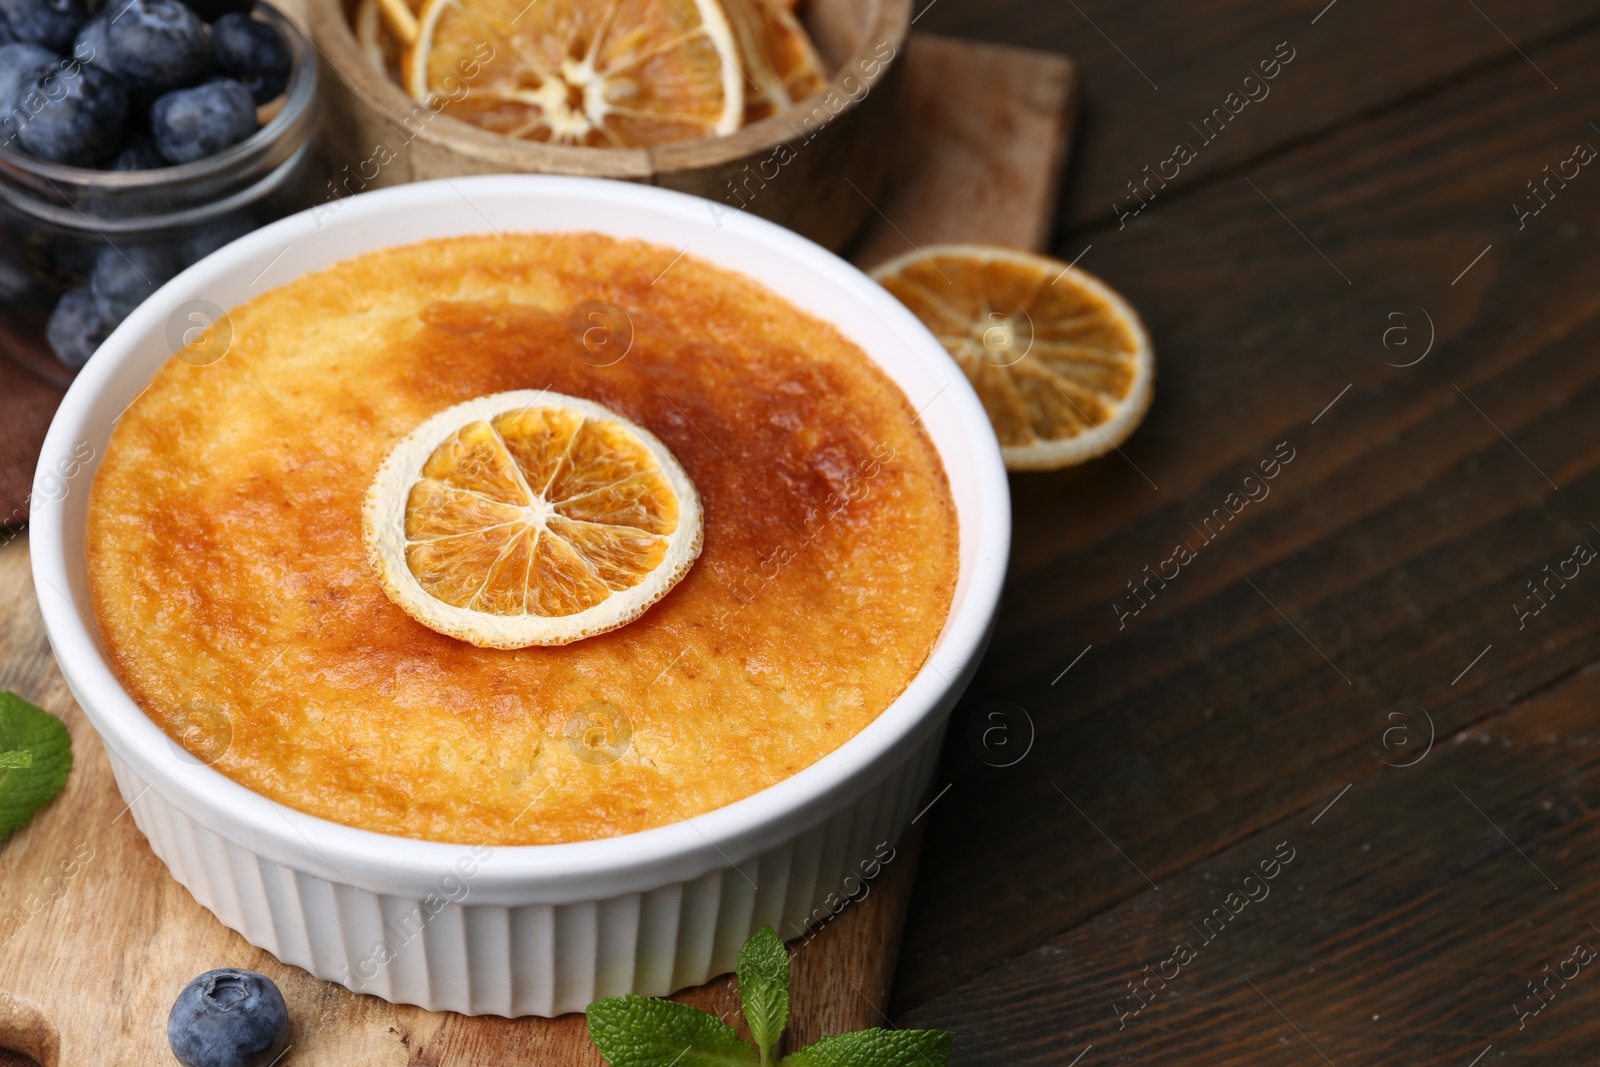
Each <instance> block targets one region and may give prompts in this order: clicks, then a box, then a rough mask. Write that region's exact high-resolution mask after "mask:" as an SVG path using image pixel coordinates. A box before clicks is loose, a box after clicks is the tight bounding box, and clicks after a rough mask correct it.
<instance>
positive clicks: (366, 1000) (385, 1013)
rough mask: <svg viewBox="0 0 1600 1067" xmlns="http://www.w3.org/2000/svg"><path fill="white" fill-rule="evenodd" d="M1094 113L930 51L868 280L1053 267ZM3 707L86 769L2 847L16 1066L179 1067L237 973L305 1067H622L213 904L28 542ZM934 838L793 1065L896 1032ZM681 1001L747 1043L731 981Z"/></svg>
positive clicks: (887, 903) (912, 57) (290, 1061)
mask: <svg viewBox="0 0 1600 1067" xmlns="http://www.w3.org/2000/svg"><path fill="white" fill-rule="evenodd" d="M1073 97H1074V81H1073V68H1072V65H1071V63H1070V62H1069V61H1068V60H1066V59H1063V58H1061V57H1058V56H1050V55H1045V54H1042V53H1037V52H1028V51H1022V50H1018V49H1011V48H1003V47H999V46H992V45H976V44H970V43H965V42H959V41H952V40H945V39H941V38H936V37H931V36H926V35H924V36H913V37H912V39H911V42H910V44H909V46H908V49H907V55H906V82H905V92H904V98H903V107H904V111H905V118H904V121H903V122H902V123H901V124H900V128H901V129H903V130H905V131H906V140H905V142H904V143H903V144H901V145H900V146H899V158H898V161H897V165H896V171H895V178H894V181H893V184H892V185H891V187H890V190H889V192H888V193H887V194H886V195H885V196H883V197H881V198H880V200H879V202H878V203H877V204H875V205H874V207H875V209H876V210H875V213H874V217H875V218H876V222H875V224H873V225H872V226H871V227H870V228H869V230H868V231H867V232H866V233H865V234H863V236H862V239H861V241H860V243H859V245H858V251H857V254H856V256H855V259H856V261H857V263H859V264H861V265H863V266H869V267H870V266H871V265H872V264H874V263H875V262H878V261H880V260H882V259H885V258H887V257H889V256H893V255H898V254H900V253H901V252H904V251H906V250H908V249H910V248H912V247H914V244H915V245H925V244H928V243H932V242H936V241H952V240H962V241H982V242H991V243H1000V244H1010V245H1015V246H1020V247H1041V246H1042V245H1043V244H1044V243H1045V241H1046V240H1047V238H1048V235H1049V228H1050V224H1051V211H1052V208H1053V205H1054V204H1055V201H1056V191H1057V187H1058V184H1059V179H1060V174H1061V167H1062V164H1063V162H1064V159H1065V154H1066V146H1067V144H1068V140H1069V132H1070V125H1071V116H1072V102H1073ZM4 414H5V413H4V412H3V411H0V416H3V415H4ZM28 466H29V469H31V466H32V464H31V463H30V464H29V465H28ZM6 537H11V535H10V534H8V533H4V532H0V539H4V538H6ZM0 689H10V690H13V691H15V692H17V693H19V694H21V695H22V696H23V697H26V698H27V699H29V700H31V701H33V702H34V703H36V704H39V705H40V706H42V707H44V708H46V709H48V710H49V711H51V712H53V713H55V714H56V715H59V716H60V717H61V718H62V720H63V721H64V722H65V723H66V724H67V727H68V729H69V730H70V731H71V733H72V741H73V752H74V753H75V756H76V764H75V766H74V768H73V771H72V775H71V778H70V779H69V780H68V782H67V787H66V789H65V790H64V791H63V793H62V795H61V796H59V797H58V798H57V799H56V800H55V801H54V802H53V803H52V804H51V805H50V807H49V808H47V809H46V810H45V811H44V812H42V813H41V814H40V815H39V817H38V818H37V819H35V820H34V821H33V823H32V824H30V825H29V826H27V827H26V828H24V829H23V830H21V831H19V832H18V833H16V834H15V835H13V836H12V837H11V838H10V839H9V840H5V841H0V1067H12V1065H14V1064H26V1063H28V1062H29V1061H28V1060H27V1059H26V1058H25V1057H21V1056H16V1055H13V1054H10V1053H7V1052H6V1051H3V1050H5V1049H14V1050H17V1051H19V1052H22V1053H26V1054H27V1055H29V1056H32V1057H34V1058H35V1059H36V1060H37V1061H38V1062H39V1063H40V1064H42V1065H43V1067H63V1065H65V1067H92V1065H100V1064H117V1065H118V1067H147V1065H148V1067H158V1065H159V1067H169V1065H170V1064H172V1063H173V1060H172V1057H171V1053H170V1052H169V1051H168V1049H167V1043H166V1016H167V1011H168V1009H169V1008H170V1007H171V1004H172V1000H173V997H174V996H176V994H177V992H178V990H179V989H181V988H182V987H183V985H184V984H185V983H186V982H188V980H189V979H190V978H193V977H194V976H195V975H197V974H199V973H201V972H202V971H205V970H209V969H210V968H213V967H223V966H233V967H246V968H249V969H251V970H256V971H260V972H262V973H264V974H266V975H268V976H270V977H271V978H272V979H273V980H274V981H276V982H277V983H278V986H279V988H281V989H282V990H283V995H284V999H285V1000H286V1001H287V1003H288V1006H289V1013H290V1017H291V1019H292V1021H293V1023H292V1025H293V1033H292V1047H291V1049H290V1050H289V1052H288V1054H287V1055H286V1056H285V1057H283V1059H282V1060H281V1061H280V1062H281V1063H282V1064H283V1065H284V1067H454V1065H457V1064H459V1065H462V1067H490V1065H492V1067H513V1065H518V1064H561V1065H574V1067H599V1065H600V1064H601V1063H602V1060H601V1059H600V1057H599V1055H598V1054H597V1053H596V1052H595V1050H594V1048H593V1046H592V1045H590V1043H589V1040H588V1033H587V1029H586V1027H585V1025H584V1021H583V1017H582V1016H581V1015H568V1016H564V1017H562V1018H560V1019H532V1018H530V1019H515V1020H507V1019H501V1018H495V1017H489V1016H483V1017H477V1018H472V1017H467V1016H463V1015H457V1014H454V1013H450V1012H428V1011H423V1010H422V1009H420V1008H413V1007H406V1006H399V1005H393V1004H389V1003H387V1002H385V1001H382V1000H379V999H377V998H376V997H370V996H362V995H359V994H355V993H351V992H349V991H348V990H346V989H344V988H342V987H340V986H337V985H333V984H331V983H327V982H322V981H318V980H317V979H315V978H312V977H311V976H310V975H308V974H306V973H305V972H304V971H301V970H299V969H298V968H295V967H289V966H286V965H284V964H281V963H279V962H278V961H277V960H276V959H274V958H273V957H271V956H270V955H268V954H267V953H265V952H262V951H260V950H258V949H255V948H252V947H251V946H250V945H249V944H248V943H246V942H245V940H244V939H243V938H241V937H240V936H239V935H237V934H235V933H234V932H233V931H231V930H229V929H227V928H226V927H224V926H222V924H220V923H219V922H217V921H216V920H215V919H214V918H213V917H212V916H211V914H210V913H209V912H207V911H206V910H204V909H203V908H201V907H200V906H199V905H198V904H196V903H195V902H194V900H193V898H191V897H190V896H189V893H188V891H187V890H185V889H184V888H183V887H182V886H180V885H178V884H177V882H175V881H173V880H172V878H171V877H170V876H169V875H168V874H167V871H166V868H165V867H163V866H162V864H161V861H160V860H158V859H156V857H155V855H154V854H153V853H152V852H151V851H150V849H149V847H148V846H147V845H146V844H145V841H144V838H143V837H142V836H141V835H140V833H139V831H138V829H137V828H136V827H135V826H134V825H133V819H132V817H131V816H130V815H128V814H127V809H126V806H125V805H124V803H123V800H122V798H121V796H120V795H119V794H118V793H117V789H116V786H115V784H114V783H113V781H112V778H111V768H110V765H109V763H108V762H107V760H106V757H105V753H104V750H103V749H102V748H101V745H100V741H99V738H98V737H97V735H96V734H95V733H94V730H93V729H92V728H91V727H90V725H89V723H88V721H87V719H86V718H85V717H84V715H83V712H82V711H81V710H79V708H78V707H77V705H76V704H75V703H74V702H73V700H72V697H71V695H70V694H69V693H68V692H67V688H66V684H65V683H64V682H63V681H62V678H61V675H60V673H59V672H58V671H57V670H56V666H55V660H54V657H53V656H52V655H51V653H50V647H49V644H48V642H47V641H46V638H45V634H44V628H43V623H42V621H41V619H40V616H39V609H38V604H37V602H36V600H35V599H34V593H33V583H32V578H31V576H30V573H29V563H28V543H27V536H26V534H21V535H16V536H14V537H12V539H11V540H9V541H7V542H6V543H4V544H3V545H0ZM937 788H938V785H937V783H936V784H935V789H937ZM921 829H922V827H921V826H920V825H918V826H913V828H912V833H911V834H909V835H908V836H907V839H906V840H905V841H902V842H900V844H899V848H898V852H897V854H896V857H895V859H894V860H893V862H891V863H889V864H887V865H886V866H885V867H884V868H883V873H882V874H880V875H879V876H878V878H877V879H876V880H875V881H873V882H872V883H870V888H869V891H868V893H867V895H866V896H865V897H864V898H863V899H862V900H861V901H860V902H859V903H856V904H853V905H851V906H849V907H847V908H845V909H844V910H843V911H842V912H841V913H840V914H839V916H838V917H837V918H836V919H835V920H834V921H833V922H832V923H831V924H829V925H827V926H825V927H824V928H823V929H822V930H821V931H820V933H818V934H817V935H816V937H815V938H814V939H812V940H810V941H809V942H808V943H806V944H804V945H803V946H801V947H800V948H799V950H798V954H797V957H796V965H795V970H794V995H793V998H792V1002H793V1012H792V1018H793V1022H792V1028H791V1031H790V1034H791V1036H790V1047H797V1044H800V1043H809V1042H811V1041H814V1040H816V1039H817V1038H818V1037H821V1036H823V1035H825V1034H835V1033H840V1032H843V1031H846V1030H856V1029H861V1028H864V1027H869V1026H884V1025H887V1024H888V1020H887V1019H886V1018H885V1016H884V1015H883V1008H884V1007H885V1005H886V1004H887V1002H888V990H889V983H890V981H891V979H892V977H893V974H894V960H895V954H896V951H897V949H898V944H899V938H900V927H901V923H902V921H903V919H904V917H905V910H906V902H907V899H908V898H909V895H910V892H911V885H912V880H913V877H914V875H915V871H916V853H917V844H918V841H919V840H920V833H921ZM675 999H678V1000H682V1001H685V1002H686V1003H690V1004H693V1005H695V1006H697V1007H701V1008H704V1009H706V1010H709V1011H713V1012H716V1013H717V1014H719V1015H722V1016H723V1017H724V1018H725V1019H727V1020H729V1021H730V1022H735V1023H736V1024H737V1025H739V1026H740V1027H741V1029H742V1025H743V1024H742V1022H740V1021H739V1019H740V1015H739V1007H738V1005H739V1001H738V997H737V994H736V993H735V991H734V988H733V982H732V980H731V979H730V978H721V979H717V980H715V981H712V982H710V983H708V984H707V985H704V986H701V987H699V988H698V989H693V990H688V991H685V992H683V993H681V994H678V996H677V997H676V998H675Z"/></svg>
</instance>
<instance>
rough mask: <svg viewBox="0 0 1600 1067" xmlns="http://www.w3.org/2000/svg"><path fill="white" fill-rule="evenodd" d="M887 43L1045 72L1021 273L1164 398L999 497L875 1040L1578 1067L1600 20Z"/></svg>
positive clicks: (1591, 689)
mask: <svg viewBox="0 0 1600 1067" xmlns="http://www.w3.org/2000/svg"><path fill="white" fill-rule="evenodd" d="M918 9H919V12H920V16H919V20H918V23H917V26H918V28H919V29H929V30H934V31H937V32H941V33H947V34H955V35H962V36H968V37H975V38H982V39H986V40H992V41H1004V42H1010V43H1026V44H1029V45H1031V46H1033V47H1041V48H1050V49H1055V50H1059V51H1061V52H1065V53H1069V54H1071V55H1072V56H1073V57H1074V58H1075V59H1076V60H1077V61H1078V63H1079V73H1080V79H1081V85H1082V90H1083V101H1084V104H1083V113H1082V116H1081V118H1082V122H1081V127H1080V133H1079V137H1078V140H1077V143H1076V144H1075V146H1074V149H1073V153H1072V156H1073V162H1072V167H1071V172H1070V173H1069V175H1068V179H1067V185H1066V188H1065V189H1064V191H1063V197H1062V210H1061V221H1060V224H1059V227H1058V229H1057V231H1056V235H1055V239H1054V242H1053V244H1054V249H1055V251H1056V253H1057V254H1058V255H1060V256H1062V257H1064V258H1067V259H1073V258H1077V257H1080V256H1081V257H1082V258H1081V260H1080V263H1081V264H1082V265H1083V266H1084V267H1086V268H1088V269H1090V270H1092V271H1094V272H1096V273H1098V274H1100V275H1101V276H1102V277H1104V278H1105V279H1107V280H1108V281H1109V282H1110V283H1112V284H1113V285H1115V286H1116V287H1117V288H1119V289H1120V290H1121V291H1122V292H1123V293H1125V294H1126V295H1127V296H1128V297H1129V298H1130V299H1131V301H1132V302H1133V303H1134V304H1135V305H1136V306H1137V307H1138V308H1139V309H1140V311H1141V312H1142V313H1143V315H1144V317H1145V320H1146V322H1147V324H1148V325H1149V327H1150V331H1151V334H1152V336H1153V338H1154V343H1155V347H1156V353H1157V362H1158V367H1159V374H1158V381H1157V392H1156V400H1155V404H1154V406H1153V407H1152V409H1151V411H1150V413H1149V416H1148V418H1147V419H1146V420H1145V423H1144V426H1143V428H1142V429H1140V431H1139V432H1138V433H1137V434H1136V435H1135V436H1134V437H1133V438H1132V440H1131V441H1130V442H1128V443H1127V445H1126V446H1125V447H1124V448H1123V449H1122V450H1121V453H1120V454H1112V455H1110V456H1108V457H1106V458H1104V459H1101V460H1099V461H1096V462H1094V463H1091V464H1089V465H1087V466H1084V467H1081V468H1078V469H1075V470H1069V471H1064V472H1060V473H1055V474H1048V475H1036V474H1035V475H1017V476H1014V477H1013V479H1012V486H1011V488H1012V492H1013V494H1014V501H1015V503H1014V508H1015V515H1016V540H1015V547H1014V555H1013V559H1012V566H1011V573H1010V576H1009V581H1008V585H1007V589H1006V594H1005V602H1004V606H1003V609H1002V614H1001V618H1000V622H999V627H998V631H997V633H996V636H995V640H994V644H993V646H992V648H991V650H990V652H989V654H988V657H987V659H986V660H985V662H984V665H983V668H982V672H981V674H980V676H979V678H978V680H977V681H976V682H975V683H974V685H973V687H972V690H971V691H970V693H969V695H968V697H967V698H966V700H965V701H964V702H963V704H962V706H961V707H960V708H959V709H958V710H957V713H956V716H957V717H956V720H955V722H954V723H953V727H952V730H951V732H950V742H949V745H948V749H947V752H946V758H945V762H944V766H943V769H942V771H941V774H942V776H943V780H944V781H945V782H948V783H950V787H949V789H948V791H947V792H946V793H945V794H944V795H943V796H942V797H941V799H940V800H939V801H938V802H937V804H936V805H935V806H934V808H933V810H932V812H931V813H930V819H931V821H932V825H931V826H930V828H929V834H928V840H927V844H926V848H925V851H924V853H923V859H922V868H921V872H920V874H919V879H918V882H917V885H916V889H915V892H914V895H913V902H912V910H911V916H910V919H909V923H908V926H907V930H906V935H905V942H904V949H903V952H902V956H901V960H900V964H899V973H898V979H897V983H896V989H895V996H894V1000H893V1007H892V1008H891V1013H892V1014H893V1016H894V1017H895V1019H896V1022H897V1023H901V1024H904V1025H916V1026H939V1027H945V1028H948V1029H951V1030H954V1031H956V1033H957V1034H958V1039H957V1043H956V1048H957V1062H960V1063H968V1064H1006V1065H1018V1064H1055V1065H1063V1067H1065V1065H1067V1064H1074V1063H1075V1064H1077V1065H1078V1067H1098V1065H1100V1064H1107V1063H1130V1064H1132V1063H1138V1064H1151V1063H1210V1064H1223V1063H1228V1064H1233V1063H1238V1064H1246V1063H1248V1064H1257V1063H1259V1064H1305V1065H1310V1064H1323V1063H1328V1064H1336V1065H1338V1067H1347V1065H1352V1064H1379V1063H1384V1064H1408V1065H1409V1064H1440V1065H1452V1067H1498V1065H1503V1064H1534V1063H1537V1064H1541V1065H1545V1064H1585V1065H1593V1064H1594V1063H1596V1062H1597V1056H1600V967H1597V966H1595V965H1594V962H1595V960H1596V958H1597V957H1596V955H1595V951H1596V950H1600V885H1597V878H1600V854H1597V849H1596V845H1597V843H1600V816H1597V814H1596V808H1597V806H1600V610H1597V609H1600V565H1593V563H1594V561H1596V555H1595V552H1594V551H1593V550H1592V549H1591V548H1590V547H1589V546H1593V548H1595V549H1600V528H1597V524H1600V470H1597V464H1600V420H1597V419H1596V417H1595V415H1596V411H1597V405H1600V358H1597V355H1596V351H1597V346H1600V319H1597V312H1600V249H1597V244H1596V241H1597V238H1600V167H1595V168H1594V169H1593V170H1591V169H1590V167H1589V166H1588V165H1587V164H1588V162H1589V161H1591V160H1595V159H1596V158H1600V156H1597V153H1596V150H1595V148H1596V147H1600V63H1597V62H1596V56H1597V54H1600V7H1597V6H1596V5H1595V4H1593V3H1590V4H1582V3H1572V2H1563V0H1522V2H1520V3H1511V2H1509V0H1417V2H1408V3H1405V4H1396V3H1389V2H1383V0H1334V2H1332V3H1330V2H1329V0H1294V2H1272V3H1261V2H1250V0H1205V2H1202V3H1195V2H1193V0H1145V2H1139V3H1131V2H1126V0H1067V2H1063V0H932V2H931V3H930V2H929V0H919V4H918ZM1262 63H1266V64H1267V67H1266V70H1267V71H1270V72H1271V73H1272V74H1274V75H1275V76H1274V77H1273V78H1271V80H1270V81H1269V80H1266V79H1264V78H1263V77H1262V67H1261V64H1262ZM1252 74H1254V75H1255V77H1254V78H1251V77H1250V76H1251V75H1252ZM1247 79H1248V80H1247ZM1247 94H1248V97H1253V98H1254V99H1249V98H1247ZM1213 109H1217V110H1215V111H1214V110H1213ZM1208 118H1209V119H1210V121H1209V124H1208V123H1207V120H1208ZM1180 144H1181V145H1185V146H1186V147H1187V149H1188V151H1185V152H1176V146H1178V145H1180ZM1590 146H1595V147H1590ZM1147 168H1148V169H1147ZM1563 175H1564V177H1563ZM1529 183H1533V185H1532V186H1530V184H1529ZM1135 187H1137V198H1136V195H1135V191H1134V190H1135ZM1263 463H1265V464H1267V466H1266V468H1265V472H1270V473H1271V474H1273V475H1274V476H1273V477H1271V478H1270V479H1268V478H1267V477H1265V476H1264V473H1265V472H1264V470H1263V467H1262V464H1263ZM1208 520H1209V521H1208ZM1180 544H1187V545H1188V546H1189V547H1190V549H1191V551H1192V552H1193V554H1194V558H1193V559H1191V560H1189V561H1188V562H1187V563H1186V564H1184V565H1182V566H1181V567H1180V566H1178V565H1177V564H1176V563H1175V562H1169V561H1171V560H1173V558H1174V548H1175V547H1176V546H1177V545H1180ZM1130 583H1131V584H1130ZM1530 583H1531V584H1530ZM1135 587H1137V588H1135ZM995 702H998V703H995ZM1019 708H1020V709H1021V710H1020V711H1019V710H1018V709H1019ZM1024 712H1025V716H1024V714H1023V713H1024ZM974 723H975V724H976V729H975V730H971V731H969V726H970V725H972V724H974ZM1030 724H1031V725H1030ZM991 726H999V727H1001V728H1002V729H1001V730H1000V731H999V732H991V733H990V735H989V741H990V744H989V746H988V748H987V749H986V748H985V747H984V745H983V744H981V743H979V744H976V745H974V744H972V743H971V742H970V740H969V739H971V738H973V737H978V738H982V737H983V736H984V731H985V730H986V729H988V728H989V727H991ZM1007 731H1009V733H1008V732H1007ZM1030 740H1031V748H1029V747H1028V744H1027V743H1028V742H1029V741H1030ZM1001 741H1007V742H1008V744H1007V745H1001V744H999V742H1001ZM1024 751H1025V752H1026V755H1025V756H1023V757H1022V758H1020V760H1019V759H1018V756H1019V755H1021V753H1023V752H1024ZM1000 764H1009V765H1004V766H1002V765H1000ZM1269 874H1270V876H1271V877H1268V875H1269ZM1219 909H1220V910H1219ZM1530 983H1533V984H1532V985H1531V986H1530ZM1079 1057H1081V1058H1079Z"/></svg>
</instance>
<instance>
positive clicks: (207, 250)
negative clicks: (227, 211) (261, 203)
mask: <svg viewBox="0 0 1600 1067" xmlns="http://www.w3.org/2000/svg"><path fill="white" fill-rule="evenodd" d="M255 228H256V224H255V222H254V220H252V219H251V218H250V216H249V215H243V214H234V215H224V216H223V217H222V218H220V219H213V220H212V221H211V222H209V223H207V224H206V226H205V228H204V229H201V230H196V231H195V232H194V233H192V234H190V235H189V236H188V237H185V238H184V239H183V240H181V241H179V242H178V262H179V263H180V264H181V265H183V266H185V267H187V266H189V264H191V263H198V262H200V261H201V260H202V259H205V258H206V257H207V256H209V255H210V254H211V253H213V252H215V251H216V250H217V249H219V248H221V247H222V246H223V245H225V244H228V243H230V242H232V241H236V240H238V239H239V238H240V237H243V236H244V235H245V234H247V233H249V232H250V231H252V230H254V229H255Z"/></svg>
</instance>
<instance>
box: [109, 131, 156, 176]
mask: <svg viewBox="0 0 1600 1067" xmlns="http://www.w3.org/2000/svg"><path fill="white" fill-rule="evenodd" d="M167 165H168V164H167V158H166V157H165V156H163V155H162V154H161V153H160V152H159V151H157V150H156V142H155V140H154V139H153V138H152V137H151V136H150V135H149V134H147V133H130V134H129V135H128V139H127V140H126V141H123V142H122V151H120V152H118V153H117V155H116V158H115V159H113V160H112V161H111V165H110V168H109V169H111V170H160V169H161V168H162V167H165V166H167Z"/></svg>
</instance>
